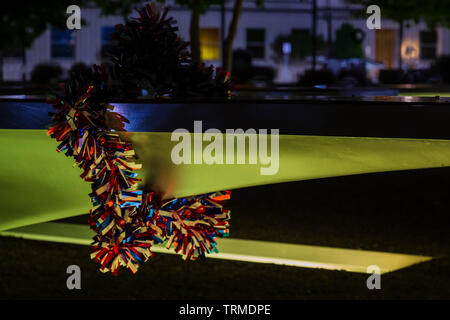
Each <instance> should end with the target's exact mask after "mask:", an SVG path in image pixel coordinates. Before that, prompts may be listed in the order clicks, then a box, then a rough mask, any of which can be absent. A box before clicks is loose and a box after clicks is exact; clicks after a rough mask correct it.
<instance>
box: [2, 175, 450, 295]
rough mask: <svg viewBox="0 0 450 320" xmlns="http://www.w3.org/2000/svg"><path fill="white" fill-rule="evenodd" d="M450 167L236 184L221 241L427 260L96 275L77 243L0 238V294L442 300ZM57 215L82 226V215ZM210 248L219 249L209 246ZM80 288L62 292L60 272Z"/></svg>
mask: <svg viewBox="0 0 450 320" xmlns="http://www.w3.org/2000/svg"><path fill="white" fill-rule="evenodd" d="M449 190H450V169H449V168H440V169H430V170H415V171H407V172H393V173H381V174H368V175H357V176H348V177H340V178H329V179H320V180H312V181H301V182H294V183H285V184H279V185H269V186H260V187H253V188H246V189H239V190H235V191H234V192H233V196H232V200H231V201H230V205H229V207H230V209H231V210H232V220H231V223H232V226H231V233H230V236H231V237H235V238H243V239H256V240H270V241H280V242H290V243H301V244H311V245H325V246H335V247H344V248H353V249H358V248H361V249H366V250H379V251H390V252H402V253H411V254H425V255H431V256H433V257H436V258H435V259H433V260H432V261H430V262H426V263H422V264H418V265H415V266H412V267H410V268H406V269H402V270H398V271H395V272H392V273H388V274H385V275H382V278H381V286H382V289H381V290H368V289H367V288H366V279H367V276H368V275H366V274H357V273H348V272H343V271H324V270H318V269H305V268H296V267H285V266H277V265H268V264H257V263H246V262H236V261H226V260H216V259H208V260H205V261H197V262H184V261H182V260H181V258H180V257H178V256H173V255H165V254H156V255H155V257H154V258H153V260H152V261H149V262H147V263H146V264H145V265H144V266H143V267H142V268H141V270H140V271H139V272H138V273H137V274H136V275H134V276H133V275H131V274H130V273H129V272H128V271H126V270H121V272H120V273H119V276H118V277H113V276H111V275H110V274H102V273H101V272H99V271H98V269H97V266H96V265H95V263H94V262H93V261H91V260H90V259H89V253H90V249H89V247H86V246H77V245H66V244H58V243H46V242H40V241H29V240H23V239H15V238H7V237H3V238H0V241H1V243H2V246H1V247H0V254H1V259H0V298H43V299H44V298H83V299H84V298H118V299H119V298H120V299H139V298H144V299H239V298H243V299H244V298H250V299H334V298H342V299H390V298H394V299H395V298H402V299H409V298H412V299H414V298H446V299H449V298H450V259H449V257H448V252H450V250H449V249H450V236H449V233H448V230H449V226H450V218H449V212H450V198H449V196H448V195H449ZM65 221H66V222H67V221H69V222H70V221H72V222H77V223H85V221H86V216H79V217H75V218H71V219H66V220H65ZM219 249H220V248H219ZM71 264H77V265H79V266H80V267H81V270H82V284H81V285H82V289H81V290H73V291H70V290H68V289H66V279H67V276H68V275H67V274H66V268H67V266H68V265H71Z"/></svg>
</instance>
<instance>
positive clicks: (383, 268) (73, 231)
mask: <svg viewBox="0 0 450 320" xmlns="http://www.w3.org/2000/svg"><path fill="white" fill-rule="evenodd" d="M0 235H3V236H13V237H22V238H25V239H30V240H43V241H52V242H62V243H73V244H80V245H89V244H90V243H91V242H92V240H91V239H92V236H93V232H92V231H91V230H89V228H88V226H85V225H76V224H68V223H55V222H47V223H40V224H35V225H31V226H25V227H21V228H17V229H12V230H6V231H1V232H0ZM217 242H218V248H219V253H217V254H216V253H214V254H209V255H208V257H209V258H217V259H226V260H237V261H247V262H256V263H273V264H281V265H288V266H295V267H304V268H321V269H329V270H345V271H349V272H361V273H366V272H367V267H369V266H372V265H376V266H378V267H379V268H380V273H386V272H391V271H395V270H398V269H401V268H405V267H408V266H411V265H413V264H416V263H420V262H424V261H428V260H430V259H431V257H426V256H417V255H409V254H399V253H388V252H377V251H365V250H352V249H342V248H331V247H321V246H309V245H299V244H289V243H278V242H268V241H254V240H243V239H218V241H217ZM152 251H153V252H159V253H175V252H174V251H173V250H167V249H166V248H165V247H164V246H163V245H161V244H160V245H156V246H153V247H152Z"/></svg>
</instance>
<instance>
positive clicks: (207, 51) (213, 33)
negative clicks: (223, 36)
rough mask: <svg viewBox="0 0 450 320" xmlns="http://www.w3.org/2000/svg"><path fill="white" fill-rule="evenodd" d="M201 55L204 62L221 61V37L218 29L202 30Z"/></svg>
mask: <svg viewBox="0 0 450 320" xmlns="http://www.w3.org/2000/svg"><path fill="white" fill-rule="evenodd" d="M200 54H201V58H202V60H219V59H220V36H219V29H217V28H201V29H200Z"/></svg>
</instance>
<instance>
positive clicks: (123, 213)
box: [47, 5, 231, 275]
mask: <svg viewBox="0 0 450 320" xmlns="http://www.w3.org/2000/svg"><path fill="white" fill-rule="evenodd" d="M139 13H140V16H141V18H140V19H138V20H133V21H132V22H130V21H127V25H126V26H125V27H124V26H118V27H117V28H118V32H119V33H120V32H123V30H125V29H126V28H127V27H129V28H131V27H132V28H134V29H135V30H137V31H138V32H145V31H149V30H150V31H151V30H156V31H155V32H158V33H159V36H158V37H155V38H152V37H151V35H152V33H151V32H150V33H149V34H147V35H146V38H144V39H142V41H147V44H148V42H151V41H153V42H158V41H159V42H160V43H163V45H166V46H167V45H170V43H169V42H168V41H165V40H164V39H161V38H162V37H161V32H160V31H161V30H162V29H166V30H169V31H170V32H169V35H170V36H171V37H173V33H174V29H173V28H164V26H167V25H169V26H170V25H171V23H172V20H171V19H165V16H166V14H167V9H166V10H165V11H164V12H163V13H162V14H160V13H159V12H155V9H154V7H151V6H148V5H147V6H146V7H145V8H144V9H142V10H140V11H139ZM156 27H158V28H159V29H158V28H156ZM116 36H117V35H116ZM138 37H139V35H138ZM174 39H175V42H176V47H177V48H185V47H186V45H185V44H183V43H181V44H180V41H181V40H179V38H178V37H176V38H174ZM129 41H130V40H129ZM159 42H158V43H159ZM158 43H157V44H158ZM151 48H152V46H150V47H149V50H150V49H151ZM177 50H178V51H177V52H178V54H180V55H182V57H183V64H180V65H179V67H180V68H181V69H180V70H181V71H180V70H177V66H175V67H173V66H172V67H173V68H172V71H173V72H174V73H175V74H179V73H183V72H186V70H189V66H186V56H187V55H186V53H185V52H184V51H182V50H181V49H177ZM144 51H145V50H144ZM121 58H122V60H123V58H124V55H123V54H122V55H121ZM116 61H118V60H116ZM117 63H119V62H117ZM177 63H178V62H177ZM115 67H120V68H122V69H123V68H124V65H123V64H122V65H116V66H115ZM202 68H203V69H202ZM195 70H197V71H196V72H199V74H202V75H204V76H205V75H206V76H205V77H206V79H207V80H208V83H212V84H213V85H214V84H215V83H220V85H218V86H219V87H221V88H222V89H223V88H227V86H228V80H227V75H226V76H224V74H223V73H222V72H220V71H219V70H218V71H217V73H216V76H215V78H212V74H211V73H208V72H205V71H204V70H210V68H204V67H201V68H200V69H199V68H198V66H197V67H196V68H195ZM150 78H152V77H151V74H150ZM197 78H198V77H197ZM107 79H108V76H107V72H106V70H105V68H104V67H102V68H99V67H97V66H95V65H94V70H93V71H92V70H89V71H87V72H86V73H84V74H83V75H74V78H72V79H70V80H69V81H68V82H66V83H65V86H64V95H63V96H62V97H58V98H56V97H55V98H49V99H48V100H47V102H48V103H51V104H53V106H54V108H55V110H56V112H55V113H51V116H52V123H50V124H49V125H48V135H49V136H51V137H52V138H54V139H56V140H57V141H58V142H60V144H59V145H58V147H57V151H58V152H63V153H65V155H66V156H69V157H73V158H74V160H75V165H78V167H80V168H81V169H82V174H81V178H83V179H84V180H85V181H87V182H90V183H91V186H92V193H91V194H90V197H91V201H92V203H93V208H92V209H91V210H90V212H89V225H90V227H91V229H92V230H94V231H95V232H96V236H95V237H94V238H93V244H92V253H91V258H92V259H94V260H95V261H96V262H98V263H99V264H100V270H101V271H103V272H108V271H111V272H112V273H113V274H114V275H117V274H118V272H119V269H120V266H124V267H127V268H129V269H130V270H131V272H133V273H135V272H136V271H137V270H138V268H139V266H141V265H142V263H144V262H145V261H147V260H148V259H149V258H150V257H151V256H152V255H153V254H152V252H151V246H152V245H154V244H158V243H162V242H164V241H166V242H167V245H166V247H167V248H168V249H170V248H173V249H174V250H175V252H177V253H179V254H181V255H182V257H183V259H192V260H196V259H198V258H205V255H206V254H207V253H212V252H217V248H216V245H217V243H216V238H217V237H224V236H228V226H229V224H228V221H227V220H228V219H229V218H230V212H229V211H228V210H226V209H224V208H223V203H224V201H225V200H227V199H229V198H230V194H231V193H230V192H229V191H221V192H215V193H208V194H203V195H196V196H190V197H185V198H176V199H171V200H168V201H162V200H161V198H160V197H159V196H158V195H157V194H155V193H154V192H143V191H142V190H138V185H139V182H140V181H141V179H140V178H138V174H137V172H136V171H137V170H139V169H140V168H141V165H140V164H137V163H135V162H134V160H135V151H134V150H133V146H132V143H131V142H129V141H125V140H124V139H122V138H121V136H120V134H119V132H120V131H125V123H128V120H127V119H126V118H125V117H123V116H122V115H120V114H118V113H116V112H113V109H114V107H113V106H112V105H110V104H108V103H106V102H104V101H105V100H106V97H107V94H105V93H106V90H107V84H108V81H107ZM127 80H129V79H127ZM202 81H203V80H202ZM128 82H129V81H128ZM140 83H147V84H148V83H149V81H142V79H141V81H140ZM151 85H152V86H153V87H156V86H155V83H151ZM171 86H172V87H171ZM198 87H204V86H201V85H199V86H198ZM189 88H190V89H189V90H193V89H192V88H195V86H193V85H190V86H189ZM138 89H139V87H138ZM159 89H161V90H162V91H163V92H165V93H167V92H180V91H183V90H180V85H179V84H177V83H175V84H173V85H170V84H165V85H164V86H161V87H159ZM222 89H221V90H219V92H223V90H222ZM225 91H228V90H225ZM184 93H186V90H185V91H184ZM75 165H74V166H75Z"/></svg>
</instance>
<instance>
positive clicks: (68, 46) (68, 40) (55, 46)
mask: <svg viewBox="0 0 450 320" xmlns="http://www.w3.org/2000/svg"><path fill="white" fill-rule="evenodd" d="M51 55H52V58H74V57H75V39H74V37H73V33H72V30H64V31H63V30H59V29H56V28H52V29H51Z"/></svg>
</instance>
